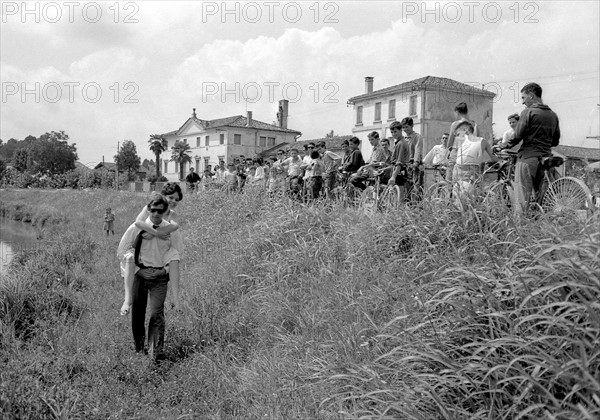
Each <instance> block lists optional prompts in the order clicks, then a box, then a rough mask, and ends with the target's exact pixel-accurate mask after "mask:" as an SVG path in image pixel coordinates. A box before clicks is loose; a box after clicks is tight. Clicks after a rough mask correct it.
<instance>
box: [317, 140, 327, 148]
mask: <svg viewBox="0 0 600 420" xmlns="http://www.w3.org/2000/svg"><path fill="white" fill-rule="evenodd" d="M317 147H327V145H326V144H325V142H324V141H320V142H318V143H317Z"/></svg>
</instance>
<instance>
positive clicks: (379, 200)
mask: <svg viewBox="0 0 600 420" xmlns="http://www.w3.org/2000/svg"><path fill="white" fill-rule="evenodd" d="M386 169H388V168H383V169H380V170H379V171H377V172H375V176H374V177H369V178H367V180H366V182H367V184H369V185H367V188H365V189H364V190H363V192H362V194H361V198H360V202H359V208H360V209H361V210H364V211H366V212H367V213H373V212H375V211H377V210H391V209H395V208H398V207H399V206H400V203H401V202H402V201H403V194H402V191H401V190H400V187H399V186H398V185H385V184H383V186H382V182H381V180H382V177H383V176H384V174H385V171H386ZM392 170H393V169H392Z"/></svg>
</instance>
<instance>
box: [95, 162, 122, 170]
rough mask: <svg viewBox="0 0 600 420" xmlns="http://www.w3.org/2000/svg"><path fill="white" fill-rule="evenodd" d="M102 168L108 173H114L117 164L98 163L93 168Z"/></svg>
mask: <svg viewBox="0 0 600 420" xmlns="http://www.w3.org/2000/svg"><path fill="white" fill-rule="evenodd" d="M102 168H104V169H107V170H109V171H116V170H117V164H116V163H113V162H100V163H99V164H97V165H96V166H94V169H102Z"/></svg>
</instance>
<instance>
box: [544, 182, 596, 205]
mask: <svg viewBox="0 0 600 420" xmlns="http://www.w3.org/2000/svg"><path fill="white" fill-rule="evenodd" d="M592 209H593V207H592V193H591V192H590V189H589V188H588V187H587V185H585V184H584V183H583V181H581V180H580V179H577V178H573V177H570V176H566V177H563V178H558V179H557V180H556V181H554V182H552V183H551V184H550V185H548V188H547V189H546V193H545V194H544V198H543V199H542V210H544V212H563V211H575V210H592Z"/></svg>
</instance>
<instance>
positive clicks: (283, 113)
mask: <svg viewBox="0 0 600 420" xmlns="http://www.w3.org/2000/svg"><path fill="white" fill-rule="evenodd" d="M288 106H289V101H288V100H287V99H282V100H280V101H279V112H277V121H278V122H279V127H281V128H287V119H288Z"/></svg>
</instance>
